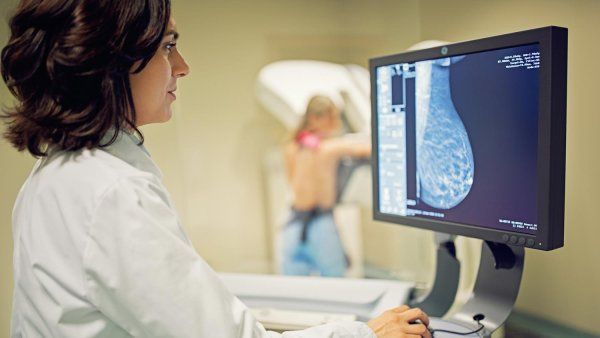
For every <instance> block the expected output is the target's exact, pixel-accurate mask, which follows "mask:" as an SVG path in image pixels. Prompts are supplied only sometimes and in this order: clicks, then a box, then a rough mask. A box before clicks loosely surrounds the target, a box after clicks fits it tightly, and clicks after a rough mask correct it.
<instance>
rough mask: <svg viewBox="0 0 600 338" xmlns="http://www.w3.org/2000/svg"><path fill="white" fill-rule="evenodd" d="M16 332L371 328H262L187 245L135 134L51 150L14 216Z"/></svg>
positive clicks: (355, 331) (356, 333)
mask: <svg viewBox="0 0 600 338" xmlns="http://www.w3.org/2000/svg"><path fill="white" fill-rule="evenodd" d="M13 239H14V258H13V262H14V285H15V289H14V297H13V312H12V323H11V337H65V338H68V337H77V338H85V337H112V338H117V337H131V336H133V337H190V338H191V337H204V338H220V337H224V338H227V337H280V336H282V337H286V338H287V337H345V338H352V337H369V338H374V337H375V335H374V334H373V332H372V331H371V330H370V329H369V328H368V326H366V324H364V323H360V322H340V323H332V324H327V325H323V326H318V327H314V328H310V329H307V330H303V331H294V332H286V333H283V334H282V335H280V334H278V333H274V332H267V331H265V329H264V328H263V327H262V325H260V324H259V323H258V322H257V321H256V320H255V319H254V317H253V316H252V314H251V313H250V311H249V310H248V308H246V306H244V304H242V303H241V302H240V300H239V299H237V298H236V297H234V296H233V295H232V294H231V293H230V292H229V291H228V290H227V289H226V288H225V286H224V285H223V283H222V282H221V280H220V279H219V277H218V276H217V274H216V273H215V272H214V271H213V270H212V269H211V268H210V267H209V266H208V265H207V263H206V262H205V261H204V260H203V259H202V257H200V256H199V255H198V254H197V253H196V251H195V250H194V248H193V247H192V245H191V242H190V240H189V239H188V238H187V236H186V234H185V232H184V230H183V228H182V226H181V224H180V222H179V218H178V216H177V213H176V211H175V208H174V207H173V204H172V203H171V200H170V198H169V195H168V193H167V190H166V189H165V187H164V185H163V183H162V175H161V173H160V171H159V169H158V168H157V167H156V165H155V164H154V162H152V160H151V159H150V156H149V154H148V153H147V151H146V150H145V148H144V147H143V146H139V145H138V140H137V138H136V137H135V136H133V135H130V134H127V133H122V134H121V136H120V137H119V138H118V140H117V141H116V142H115V143H114V144H112V145H111V146H109V147H107V148H100V149H94V150H81V151H77V152H63V151H54V152H51V153H50V156H48V157H47V158H42V159H41V160H39V161H38V162H37V164H36V165H35V167H34V169H33V171H32V173H31V174H30V176H29V178H28V179H27V181H26V182H25V184H24V185H23V187H22V188H21V191H20V193H19V195H18V197H17V201H16V204H15V208H14V210H13Z"/></svg>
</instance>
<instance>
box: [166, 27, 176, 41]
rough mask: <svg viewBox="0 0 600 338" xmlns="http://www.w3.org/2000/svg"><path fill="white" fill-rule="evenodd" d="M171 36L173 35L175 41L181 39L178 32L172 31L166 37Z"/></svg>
mask: <svg viewBox="0 0 600 338" xmlns="http://www.w3.org/2000/svg"><path fill="white" fill-rule="evenodd" d="M169 35H173V39H174V40H177V39H179V33H177V31H176V30H174V29H170V30H168V31H167V32H166V33H165V36H169Z"/></svg>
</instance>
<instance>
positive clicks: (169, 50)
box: [165, 42, 177, 53]
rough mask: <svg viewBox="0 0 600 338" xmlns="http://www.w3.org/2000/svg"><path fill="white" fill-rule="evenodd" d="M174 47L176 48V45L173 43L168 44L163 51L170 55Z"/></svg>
mask: <svg viewBox="0 0 600 338" xmlns="http://www.w3.org/2000/svg"><path fill="white" fill-rule="evenodd" d="M175 46H177V44H176V43H175V42H169V43H167V44H166V45H165V49H166V50H167V52H169V53H171V51H172V50H173V48H175Z"/></svg>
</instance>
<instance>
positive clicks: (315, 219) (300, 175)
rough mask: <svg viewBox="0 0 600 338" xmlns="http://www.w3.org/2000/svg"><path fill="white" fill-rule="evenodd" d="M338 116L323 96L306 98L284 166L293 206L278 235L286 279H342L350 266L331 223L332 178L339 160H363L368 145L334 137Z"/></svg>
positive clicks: (334, 177) (331, 104)
mask: <svg viewBox="0 0 600 338" xmlns="http://www.w3.org/2000/svg"><path fill="white" fill-rule="evenodd" d="M340 127H341V119H340V112H339V110H338V108H337V107H336V106H335V104H334V103H333V101H332V100H331V99H329V98H328V97H325V96H320V95H318V96H314V97H313V98H311V99H310V101H309V103H308V106H307V108H306V113H305V114H304V117H303V118H302V121H301V122H300V125H299V127H298V128H297V130H296V132H295V134H294V136H293V139H292V140H291V141H290V142H289V144H288V145H287V146H286V149H285V164H286V170H287V176H288V181H289V182H290V185H291V188H292V191H293V194H294V201H293V204H292V212H291V216H290V219H289V221H288V223H287V224H286V226H285V227H284V229H283V231H282V234H281V236H282V271H283V273H284V274H286V275H310V274H314V273H318V274H320V275H321V276H329V277H341V276H343V275H344V273H345V272H346V269H347V267H348V265H349V261H348V259H347V256H346V254H345V252H344V248H343V246H342V242H341V240H340V236H339V234H338V231H337V228H336V225H335V222H334V218H333V207H334V206H335V203H336V198H337V196H336V195H337V194H336V173H337V167H338V164H339V161H340V159H341V158H342V157H345V156H351V157H368V156H369V155H370V154H371V145H370V144H369V143H368V142H357V141H353V140H350V139H347V138H343V137H336V135H337V133H338V132H339V130H340Z"/></svg>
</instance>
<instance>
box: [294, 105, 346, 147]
mask: <svg viewBox="0 0 600 338" xmlns="http://www.w3.org/2000/svg"><path fill="white" fill-rule="evenodd" d="M337 111H338V108H337V107H336V105H335V103H333V101H332V100H331V99H330V98H329V97H327V96H324V95H315V96H313V97H311V99H310V100H309V101H308V104H307V105H306V112H305V113H304V116H302V120H300V123H299V125H298V127H297V128H296V130H295V131H294V134H293V139H296V138H297V137H298V134H300V133H301V132H302V131H305V130H307V128H308V124H309V123H308V120H309V118H310V117H311V116H318V117H321V116H326V115H327V116H329V115H331V114H334V113H335V112H337Z"/></svg>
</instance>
